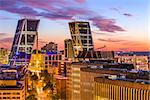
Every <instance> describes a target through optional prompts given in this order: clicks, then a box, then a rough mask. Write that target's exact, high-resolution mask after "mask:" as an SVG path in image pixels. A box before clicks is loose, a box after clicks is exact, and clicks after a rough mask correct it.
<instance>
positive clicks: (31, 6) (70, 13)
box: [0, 0, 125, 32]
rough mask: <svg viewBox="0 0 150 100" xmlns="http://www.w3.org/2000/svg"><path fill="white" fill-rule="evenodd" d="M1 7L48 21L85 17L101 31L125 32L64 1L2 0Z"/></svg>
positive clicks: (113, 22) (81, 0) (93, 13)
mask: <svg viewBox="0 0 150 100" xmlns="http://www.w3.org/2000/svg"><path fill="white" fill-rule="evenodd" d="M76 2H85V0H76ZM1 5H2V6H0V10H4V11H8V12H11V13H16V14H19V15H25V16H33V17H34V16H41V17H44V18H48V19H50V20H72V19H73V18H75V17H76V16H86V17H87V18H86V19H87V20H90V21H92V23H93V25H94V26H96V27H97V28H98V29H99V30H101V31H106V32H116V31H125V30H124V29H123V28H121V27H120V26H118V25H116V22H115V20H113V19H106V18H103V17H101V16H100V15H95V12H93V11H91V10H89V9H85V8H81V7H76V3H73V2H69V1H66V0H60V1H57V0H36V2H35V0H13V2H12V0H2V1H1ZM70 5H72V6H70ZM37 9H40V10H41V11H40V12H39V11H38V10H37Z"/></svg>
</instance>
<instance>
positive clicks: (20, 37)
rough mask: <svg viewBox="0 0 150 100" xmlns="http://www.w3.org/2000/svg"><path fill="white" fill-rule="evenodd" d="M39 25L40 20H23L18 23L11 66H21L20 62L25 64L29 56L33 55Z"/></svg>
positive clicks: (12, 49)
mask: <svg viewBox="0 0 150 100" xmlns="http://www.w3.org/2000/svg"><path fill="white" fill-rule="evenodd" d="M38 24H39V20H37V19H21V20H19V21H18V25H17V28H16V33H15V36H14V40H13V44H12V48H11V54H10V64H11V65H12V64H18V65H19V64H20V62H21V64H25V63H24V62H26V60H27V55H30V54H31V53H32V49H33V45H34V43H35V39H36V38H37V35H38V34H37V29H38ZM14 62H16V63H14Z"/></svg>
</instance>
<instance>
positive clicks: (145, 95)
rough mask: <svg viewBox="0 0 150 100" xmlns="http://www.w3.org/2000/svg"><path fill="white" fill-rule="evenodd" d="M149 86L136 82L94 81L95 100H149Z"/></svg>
mask: <svg viewBox="0 0 150 100" xmlns="http://www.w3.org/2000/svg"><path fill="white" fill-rule="evenodd" d="M149 99H150V88H149V84H143V83H137V82H136V81H132V82H131V81H127V79H126V80H112V79H107V78H101V77H96V78H95V79H94V100H149Z"/></svg>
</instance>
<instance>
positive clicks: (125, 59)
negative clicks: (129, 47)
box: [115, 55, 150, 70]
mask: <svg viewBox="0 0 150 100" xmlns="http://www.w3.org/2000/svg"><path fill="white" fill-rule="evenodd" d="M115 58H117V62H119V63H130V64H133V65H134V66H135V69H136V70H150V68H149V60H148V56H136V55H134V56H129V55H126V56H116V57H115Z"/></svg>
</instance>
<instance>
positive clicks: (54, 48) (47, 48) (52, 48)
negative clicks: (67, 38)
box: [41, 42, 57, 52]
mask: <svg viewBox="0 0 150 100" xmlns="http://www.w3.org/2000/svg"><path fill="white" fill-rule="evenodd" d="M41 51H42V52H57V44H55V43H54V42H49V43H48V44H46V45H45V46H43V47H42V48H41Z"/></svg>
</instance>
